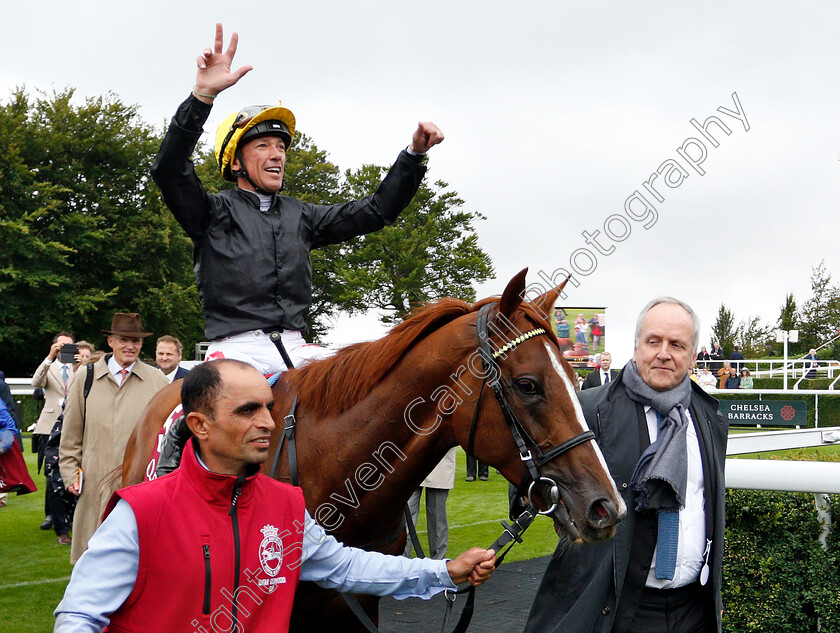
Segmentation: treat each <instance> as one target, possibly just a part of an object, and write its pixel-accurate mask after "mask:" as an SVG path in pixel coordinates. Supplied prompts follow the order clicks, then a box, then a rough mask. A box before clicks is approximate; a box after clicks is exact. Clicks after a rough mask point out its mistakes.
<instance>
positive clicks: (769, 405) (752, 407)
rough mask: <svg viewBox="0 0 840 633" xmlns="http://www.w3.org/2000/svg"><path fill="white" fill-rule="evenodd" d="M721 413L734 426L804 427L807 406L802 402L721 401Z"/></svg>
mask: <svg viewBox="0 0 840 633" xmlns="http://www.w3.org/2000/svg"><path fill="white" fill-rule="evenodd" d="M720 412H721V413H722V414H723V415H724V417H726V418H727V419H728V420H729V424H731V425H733V426H758V427H762V426H795V427H796V428H800V427H804V426H805V425H806V421H807V406H806V404H805V403H804V402H803V401H802V400H721V401H720Z"/></svg>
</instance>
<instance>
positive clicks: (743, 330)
mask: <svg viewBox="0 0 840 633" xmlns="http://www.w3.org/2000/svg"><path fill="white" fill-rule="evenodd" d="M772 331H773V328H772V327H771V326H770V325H769V324H765V323H762V322H761V318H760V317H758V316H752V317H748V318H747V319H745V320H744V321H741V322H740V323H739V324H738V327H737V328H736V329H735V344H736V345H738V347H740V348H741V351H742V352H743V353H744V356H745V357H746V358H759V357H761V356H764V355H765V354H766V353H767V349H768V347H769V346H770V343H771V340H772V339H771V333H772Z"/></svg>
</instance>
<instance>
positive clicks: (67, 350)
mask: <svg viewBox="0 0 840 633" xmlns="http://www.w3.org/2000/svg"><path fill="white" fill-rule="evenodd" d="M78 353H79V347H78V345H76V344H75V343H65V344H64V345H62V346H61V349H60V350H58V360H59V361H61V362H62V363H71V364H72V363H75V362H76V354H78Z"/></svg>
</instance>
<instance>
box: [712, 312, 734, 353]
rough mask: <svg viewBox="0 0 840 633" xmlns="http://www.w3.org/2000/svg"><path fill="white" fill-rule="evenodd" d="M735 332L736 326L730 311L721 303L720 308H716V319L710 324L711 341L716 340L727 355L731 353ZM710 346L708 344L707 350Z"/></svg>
mask: <svg viewBox="0 0 840 633" xmlns="http://www.w3.org/2000/svg"><path fill="white" fill-rule="evenodd" d="M736 334H737V328H736V327H735V318H734V317H733V316H732V311H731V310H729V309H728V308H727V307H726V306H725V305H724V304H722V303H721V304H720V308H718V315H717V319H716V320H715V324H714V325H713V326H712V343H714V342H715V341H718V342H719V343H720V346H721V347H722V348H723V351H724V352H725V353H726V354H727V355H728V354H730V353H732V348H733V347H734V346H735V342H736ZM712 347H713V346H712V345H710V346H709V351H711V349H712Z"/></svg>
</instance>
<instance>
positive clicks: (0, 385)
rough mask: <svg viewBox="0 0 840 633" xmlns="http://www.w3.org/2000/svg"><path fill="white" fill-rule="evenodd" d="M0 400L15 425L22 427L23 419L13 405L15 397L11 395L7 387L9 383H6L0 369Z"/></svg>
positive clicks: (4, 374)
mask: <svg viewBox="0 0 840 633" xmlns="http://www.w3.org/2000/svg"><path fill="white" fill-rule="evenodd" d="M0 401H2V402H3V404H5V405H6V408H7V409H8V410H9V415H11V416H12V419H13V420H14V421H15V424H17V427H18V428H19V429H20V428H22V427H23V420H21V419H20V416H19V415H18V413H17V407H16V406H15V399H14V398H13V397H12V390H11V389H9V385H7V384H6V373H5V372H2V371H0Z"/></svg>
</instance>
